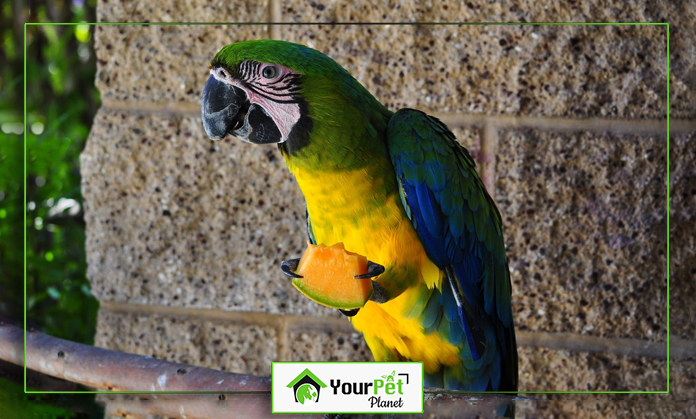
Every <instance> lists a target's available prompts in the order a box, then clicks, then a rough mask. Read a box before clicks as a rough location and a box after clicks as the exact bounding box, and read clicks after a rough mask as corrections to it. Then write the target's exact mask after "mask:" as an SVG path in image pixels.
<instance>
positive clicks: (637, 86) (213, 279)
mask: <svg viewBox="0 0 696 419" xmlns="http://www.w3.org/2000/svg"><path fill="white" fill-rule="evenodd" d="M388 3H389V4H388V5H386V6H382V7H377V6H373V5H372V4H371V3H370V2H364V1H356V2H350V3H344V2H339V1H334V0H329V1H321V0H319V1H312V2H295V1H290V0H268V1H266V2H260V3H252V2H241V1H231V2H208V1H203V0H187V1H183V0H171V1H156V2H137V1H124V2H118V3H116V2H113V1H107V0H101V1H100V2H99V6H98V19H99V21H100V22H226V21H230V22H251V23H254V22H282V23H286V24H285V25H263V24H250V25H183V26H180V25H176V26H161V25H146V26H120V25H115V26H105V25H104V26H98V27H97V28H96V48H97V56H98V75H97V86H98V87H99V89H100V90H101V93H102V99H103V107H102V109H101V110H100V111H99V113H98V115H97V117H96V120H95V123H94V127H93V129H92V133H91V135H90V138H89V140H88V142H87V146H86V148H85V150H84V152H83V155H82V158H81V165H82V166H81V170H82V176H83V193H84V197H85V218H86V222H87V255H88V265H89V268H88V276H89V278H90V281H91V283H92V292H93V293H94V294H95V295H96V296H97V298H99V299H100V301H101V309H100V313H99V325H98V331H97V336H96V344H97V345H98V346H102V347H107V348H110V349H116V350H122V351H126V352H132V353H139V354H143V355H150V356H154V357H158V358H163V359H167V360H175V361H178V362H187V363H191V364H195V365H202V366H206V367H212V368H219V369H226V370H231V371H236V372H243V373H252V374H259V375H269V374H270V363H271V362H272V361H274V360H279V361H280V360H283V361H285V360H355V361H360V360H370V359H372V357H371V354H370V352H369V350H368V349H367V347H366V346H365V344H364V342H363V340H362V338H361V337H360V336H359V335H358V334H356V333H355V332H354V331H353V330H352V328H351V326H350V324H349V323H348V321H347V320H345V319H344V318H342V316H340V315H339V314H337V313H336V312H335V311H333V310H329V309H326V308H323V307H320V306H318V305H316V304H314V303H313V302H311V301H309V300H308V299H306V298H305V297H303V296H301V295H300V294H299V293H298V292H297V291H296V290H295V289H294V288H293V287H292V286H291V285H290V283H289V281H287V280H286V279H285V277H284V276H283V275H282V274H281V273H280V270H279V263H280V261H281V260H283V259H286V258H289V257H297V256H299V255H300V254H301V252H302V251H303V249H304V247H305V237H306V232H305V225H304V200H303V197H302V195H301V193H300V191H299V189H298V187H297V185H296V184H295V182H294V179H293V178H292V176H291V175H290V174H289V173H288V171H287V169H286V168H285V166H284V163H283V161H282V158H281V156H280V155H279V153H278V152H277V150H276V149H275V147H273V146H268V147H263V146H252V145H249V144H244V143H242V142H240V141H238V140H236V139H233V138H228V139H225V140H224V141H222V142H216V143H212V142H211V141H210V140H209V139H208V138H207V137H206V135H205V133H204V131H203V127H202V125H201V121H200V116H199V115H200V109H199V102H200V96H201V92H202V89H203V86H204V83H205V80H206V78H207V75H208V62H209V61H210V60H211V58H212V57H213V56H214V55H215V53H216V52H217V50H219V49H220V48H221V47H223V46H224V45H226V44H228V43H230V42H234V41H241V40H247V39H257V38H275V39H284V40H289V41H293V42H299V43H303V44H306V45H309V46H311V47H314V48H316V49H318V50H320V51H322V52H324V53H326V54H328V55H329V56H331V57H332V58H334V59H335V60H336V61H338V62H339V63H340V64H342V65H343V66H344V67H345V68H346V69H348V70H349V71H350V72H351V73H352V74H353V75H354V76H355V77H356V78H357V79H358V80H359V81H360V82H361V83H363V84H364V85H365V86H366V87H367V88H368V89H369V90H370V91H371V92H372V93H373V94H374V95H375V96H376V97H377V98H378V99H380V100H381V101H382V102H383V103H385V104H386V105H388V106H389V107H390V108H391V109H393V110H396V109H398V108H400V107H404V106H408V107H415V108H419V109H422V110H424V111H426V112H428V113H431V114H434V115H436V116H438V117H440V118H441V119H442V120H443V121H445V122H446V123H447V124H448V125H449V126H450V127H451V128H452V129H453V131H454V132H455V134H456V135H457V138H458V139H459V140H460V141H461V143H462V144H463V145H464V146H466V147H467V148H469V149H470V151H472V154H473V155H474V156H475V158H476V160H477V164H478V170H479V173H480V174H481V175H482V177H483V179H484V181H485V182H486V184H487V186H488V188H489V190H490V191H491V193H492V195H493V197H494V199H495V200H496V202H497V204H498V206H499V208H500V211H501V213H502V214H503V218H504V223H505V224H504V231H505V238H506V244H507V248H508V255H509V258H510V270H511V274H512V281H513V310H514V313H515V322H516V325H517V330H518V340H519V344H520V348H519V354H520V390H525V391H586V390H592V391H602V390H604V391H609V390H616V391H618V390H624V391H625V390H633V391H639V390H655V391H659V390H666V383H667V369H666V367H667V363H666V360H665V356H664V353H665V351H664V348H665V342H666V339H667V311H666V303H667V278H666V266H667V263H668V259H667V254H666V246H667V235H668V230H667V217H666V199H667V189H666V180H667V179H666V163H667V138H666V113H667V106H669V108H670V116H671V125H670V128H671V132H672V135H671V138H670V139H669V142H670V149H669V153H670V179H669V182H670V192H671V193H670V197H671V222H670V231H669V234H670V244H671V248H670V258H669V264H670V267H671V277H670V280H671V288H670V303H671V306H670V307H671V312H670V315H671V318H670V328H671V329H670V332H671V336H672V338H673V341H672V353H673V355H674V354H676V355H674V356H675V357H674V358H673V361H672V364H671V365H672V375H671V376H670V379H671V381H672V383H673V385H675V386H678V388H680V389H682V390H681V391H682V392H683V394H690V395H691V397H694V394H695V393H694V392H693V390H688V388H693V387H696V383H694V381H693V379H694V376H695V375H696V362H694V357H696V354H695V353H694V347H695V346H696V329H695V328H694V320H695V319H696V312H695V311H694V305H693V295H694V292H695V291H696V281H695V279H694V277H695V275H696V270H695V266H696V265H694V260H695V258H694V253H696V251H695V250H694V245H695V243H694V239H693V231H694V227H696V222H695V220H694V217H695V216H696V202H695V201H696V195H694V188H696V172H695V171H694V167H696V162H695V161H694V160H695V158H694V156H696V138H695V137H696V135H695V133H696V96H695V92H696V78H694V74H696V71H695V66H696V51H694V48H696V47H694V45H696V30H694V29H695V28H694V23H693V22H695V21H696V7H695V6H693V5H689V4H687V2H684V3H680V4H672V5H667V6H664V5H662V4H661V3H660V2H655V1H648V0H643V1H634V2H631V3H630V4H628V5H626V4H624V2H615V1H610V0H606V1H602V2H599V3H601V4H594V3H592V2H580V3H576V4H574V5H570V6H568V5H567V6H561V4H560V3H557V2H545V1H542V2H533V1H524V0H521V1H507V2H506V1H501V2H495V4H492V3H489V2H485V4H484V2H475V1H472V2H457V1H449V0H446V1H443V2H434V1H433V2H427V3H425V4H421V2H416V1H410V2H409V1H405V2H404V1H400V2H396V1H394V2H388ZM415 21H438V22H448V21H449V22H466V21H476V22H515V21H516V22H553V21H566V22H585V21H590V22H669V23H670V25H671V26H670V65H671V69H672V71H671V73H670V74H669V78H670V84H669V86H670V95H669V99H670V100H669V103H668V101H667V82H666V79H667V28H666V27H665V26H522V25H511V26H503V25H473V26H468V25H396V24H393V25H386V24H375V25H354V26H339V25H332V24H306V23H307V22H324V23H330V22H415ZM297 23H305V24H297ZM675 338H676V339H675ZM689 357H691V358H689Z"/></svg>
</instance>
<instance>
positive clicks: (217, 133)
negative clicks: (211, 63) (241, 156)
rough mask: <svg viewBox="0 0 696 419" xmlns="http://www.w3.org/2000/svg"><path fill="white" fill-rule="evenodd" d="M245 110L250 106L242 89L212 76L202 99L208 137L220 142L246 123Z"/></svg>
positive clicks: (204, 124)
mask: <svg viewBox="0 0 696 419" xmlns="http://www.w3.org/2000/svg"><path fill="white" fill-rule="evenodd" d="M245 108H246V109H248V108H249V104H248V100H247V97H246V94H245V93H244V91H243V90H242V89H240V88H238V87H235V86H232V85H230V84H227V83H223V82H221V81H218V80H217V79H215V77H214V76H213V75H211V76H210V78H209V79H208V82H207V83H206V84H205V89H203V98H202V99H201V116H202V117H203V126H204V127H205V133H206V134H208V137H210V138H211V139H213V140H219V139H221V138H223V137H225V135H227V134H231V133H232V131H234V130H235V129H237V128H239V126H241V125H242V124H243V123H244V116H245V115H244V114H245V113H246V112H244V110H245ZM240 111H241V112H240Z"/></svg>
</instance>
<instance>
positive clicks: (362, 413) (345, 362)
mask: <svg viewBox="0 0 696 419" xmlns="http://www.w3.org/2000/svg"><path fill="white" fill-rule="evenodd" d="M275 364H369V365H376V364H399V362H365V361H356V362H351V361H344V362H340V361H338V362H328V361H308V362H303V361H295V362H293V361H278V362H275V361H274V362H271V382H273V372H274V369H273V368H274V366H275ZM404 364H420V365H421V381H422V382H423V390H422V394H423V396H424V397H425V367H424V366H423V363H422V362H414V361H409V362H404ZM467 394H468V393H467ZM424 411H425V401H423V404H422V409H421V411H420V412H398V413H388V412H379V411H370V412H274V411H273V385H272V384H271V414H272V415H284V414H287V415H292V414H298V415H310V414H311V415H321V414H343V413H345V414H347V415H374V414H384V415H406V414H411V413H421V414H422V413H423V412H424Z"/></svg>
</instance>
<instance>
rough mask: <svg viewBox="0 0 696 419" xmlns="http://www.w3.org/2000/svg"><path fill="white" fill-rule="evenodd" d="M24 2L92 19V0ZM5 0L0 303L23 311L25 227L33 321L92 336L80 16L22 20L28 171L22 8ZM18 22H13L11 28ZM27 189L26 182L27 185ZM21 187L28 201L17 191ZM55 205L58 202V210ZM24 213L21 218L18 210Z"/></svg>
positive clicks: (34, 13)
mask: <svg viewBox="0 0 696 419" xmlns="http://www.w3.org/2000/svg"><path fill="white" fill-rule="evenodd" d="M33 3H34V2H31V1H30V2H29V4H28V6H29V9H30V10H31V15H30V16H29V21H34V22H46V21H59V22H82V21H93V20H94V8H95V5H96V1H95V0H92V1H85V2H84V3H83V2H81V1H73V2H67V3H53V4H52V3H50V2H49V4H44V3H38V2H36V4H33ZM12 5H13V6H9V5H3V7H2V22H3V25H1V27H3V28H11V29H7V30H4V31H3V32H0V34H1V35H2V37H3V39H2V45H3V46H10V47H9V48H4V50H3V53H2V54H3V56H2V57H0V62H2V63H3V64H2V69H1V72H0V77H1V78H0V87H1V88H2V93H1V94H0V128H1V129H2V132H3V134H4V137H5V138H3V140H2V147H0V191H2V192H1V193H0V196H1V197H2V199H0V281H2V282H3V283H2V284H0V286H1V287H2V290H3V291H2V294H3V295H2V298H0V313H1V314H5V315H7V316H10V317H12V318H15V319H17V320H19V319H21V313H22V310H23V301H24V290H23V289H22V286H21V284H22V283H23V280H24V275H23V266H24V265H23V263H24V257H25V256H24V255H23V254H22V247H23V240H24V238H23V233H24V232H23V230H22V227H24V228H25V229H26V246H27V247H26V266H27V272H26V295H27V301H26V303H27V309H28V313H27V314H28V319H29V322H30V323H31V324H34V325H36V326H37V327H38V328H40V329H41V330H43V331H45V332H46V333H48V334H51V335H53V336H57V337H61V338H64V339H69V340H73V341H77V342H81V343H87V344H91V343H92V342H93V336H94V330H95V324H96V312H97V309H98V302H97V300H96V299H95V298H94V297H93V296H92V295H91V293H90V291H89V282H88V281H87V278H86V275H85V271H86V261H85V250H84V245H85V231H84V221H83V217H82V215H83V212H82V196H81V191H80V171H79V154H80V152H81V151H82V149H83V148H84V144H85V141H86V139H87V135H88V134H89V129H90V127H91V124H92V120H93V118H94V114H95V112H96V110H97V108H98V107H99V93H98V91H97V90H96V88H95V87H94V79H95V74H96V64H95V57H94V51H93V41H92V38H93V36H92V34H93V30H94V27H93V26H87V25H65V26H50V25H39V26H28V27H27V30H26V45H27V66H26V80H27V90H26V108H27V121H26V127H27V133H26V144H25V146H26V153H27V160H26V177H24V154H23V153H24V150H23V147H22V145H23V141H22V136H21V135H18V134H21V131H22V125H21V122H22V117H23V115H22V111H23V109H22V108H21V106H20V104H21V103H22V98H23V96H24V92H23V86H22V77H23V72H24V68H23V59H24V57H23V48H24V32H23V29H24V28H23V22H16V20H15V19H16V16H21V15H22V13H25V14H28V11H24V10H23V11H19V13H17V11H16V10H12V7H18V5H19V3H17V2H13V3H12ZM17 28H19V30H17ZM23 184H25V185H26V190H24V185H23ZM25 192H26V205H25V203H24V196H23V195H24V193H25ZM61 209H62V210H61ZM25 216H26V218H25Z"/></svg>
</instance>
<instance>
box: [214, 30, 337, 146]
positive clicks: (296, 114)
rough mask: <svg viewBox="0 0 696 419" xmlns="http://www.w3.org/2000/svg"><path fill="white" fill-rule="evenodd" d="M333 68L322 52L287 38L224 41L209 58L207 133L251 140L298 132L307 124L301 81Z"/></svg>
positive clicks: (281, 137) (275, 140) (275, 138)
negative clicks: (221, 46) (236, 41)
mask: <svg viewBox="0 0 696 419" xmlns="http://www.w3.org/2000/svg"><path fill="white" fill-rule="evenodd" d="M332 67H339V68H340V66H338V64H336V63H335V62H334V61H333V60H331V59H330V58H328V57H326V56H325V55H323V54H321V53H319V52H317V51H315V50H312V49H310V48H307V47H304V46H302V45H297V44H291V43H289V42H283V41H269V40H260V41H247V42H240V43H235V44H231V45H228V46H227V47H225V48H223V49H222V50H221V51H220V52H219V53H218V54H217V55H216V56H215V58H214V59H213V61H212V63H211V69H210V77H209V78H208V82H207V83H206V85H205V89H204V90H203V97H202V99H201V115H202V118H203V125H204V127H205V130H206V133H207V134H208V136H209V137H211V138H212V139H214V140H216V139H220V138H223V137H224V136H226V135H227V134H231V135H233V136H235V137H237V138H239V139H241V140H243V141H247V142H250V143H254V144H272V143H284V142H286V141H288V140H290V139H291V138H295V137H297V138H301V137H303V131H307V130H309V129H310V128H311V119H310V118H309V116H308V112H307V102H306V100H305V99H304V98H303V95H302V87H303V82H305V81H306V80H307V78H310V79H316V78H321V77H331V75H332V74H331V69H332ZM319 69H321V70H319ZM334 70H335V68H334ZM340 70H343V69H342V68H340ZM344 71H345V70H344Z"/></svg>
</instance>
